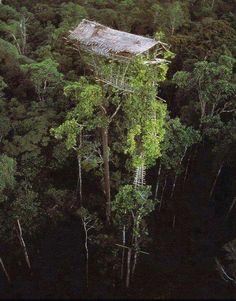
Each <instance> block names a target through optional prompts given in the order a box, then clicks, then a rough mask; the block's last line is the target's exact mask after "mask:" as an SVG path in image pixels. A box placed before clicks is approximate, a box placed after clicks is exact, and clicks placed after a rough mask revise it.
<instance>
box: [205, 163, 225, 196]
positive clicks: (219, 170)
mask: <svg viewBox="0 0 236 301" xmlns="http://www.w3.org/2000/svg"><path fill="white" fill-rule="evenodd" d="M223 164H224V161H222V163H221V164H220V166H219V168H218V171H217V174H216V177H215V179H214V182H213V184H212V187H211V191H210V194H209V201H210V199H211V197H212V195H213V192H214V189H215V186H216V182H217V180H218V177H219V175H220V173H221V169H222V167H223Z"/></svg>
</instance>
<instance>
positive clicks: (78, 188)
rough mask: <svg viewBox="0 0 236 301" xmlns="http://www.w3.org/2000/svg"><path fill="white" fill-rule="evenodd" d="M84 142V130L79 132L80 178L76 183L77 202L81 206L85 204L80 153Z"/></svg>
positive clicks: (78, 160)
mask: <svg viewBox="0 0 236 301" xmlns="http://www.w3.org/2000/svg"><path fill="white" fill-rule="evenodd" d="M82 143H83V136H82V132H80V134H79V149H78V154H77V162H78V178H77V185H76V198H77V202H78V203H79V206H82V204H83V193H82V184H83V183H82V167H81V156H80V154H79V151H80V149H81V147H82Z"/></svg>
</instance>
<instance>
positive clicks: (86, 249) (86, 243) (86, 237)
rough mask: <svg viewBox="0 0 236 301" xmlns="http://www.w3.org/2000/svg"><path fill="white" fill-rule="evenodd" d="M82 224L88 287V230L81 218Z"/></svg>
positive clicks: (87, 285) (87, 283) (87, 284)
mask: <svg viewBox="0 0 236 301" xmlns="http://www.w3.org/2000/svg"><path fill="white" fill-rule="evenodd" d="M83 226H84V233H85V240H84V247H85V252H86V263H85V264H86V287H87V288H88V287H89V251H88V230H87V227H86V223H85V221H84V220H83Z"/></svg>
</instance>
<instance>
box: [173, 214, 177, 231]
mask: <svg viewBox="0 0 236 301" xmlns="http://www.w3.org/2000/svg"><path fill="white" fill-rule="evenodd" d="M175 222H176V216H175V215H174V217H173V223H172V228H173V229H174V228H175Z"/></svg>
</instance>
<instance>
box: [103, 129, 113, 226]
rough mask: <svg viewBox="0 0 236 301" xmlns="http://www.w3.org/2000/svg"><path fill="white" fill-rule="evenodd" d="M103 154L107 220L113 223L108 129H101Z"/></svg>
mask: <svg viewBox="0 0 236 301" xmlns="http://www.w3.org/2000/svg"><path fill="white" fill-rule="evenodd" d="M101 134H102V152H103V177H104V190H105V194H106V220H107V223H108V224H110V223H111V192H110V191H111V189H110V169H109V149H108V128H102V129H101Z"/></svg>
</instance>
